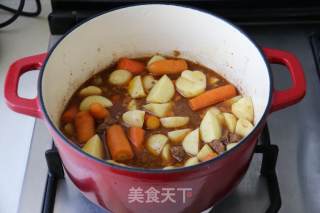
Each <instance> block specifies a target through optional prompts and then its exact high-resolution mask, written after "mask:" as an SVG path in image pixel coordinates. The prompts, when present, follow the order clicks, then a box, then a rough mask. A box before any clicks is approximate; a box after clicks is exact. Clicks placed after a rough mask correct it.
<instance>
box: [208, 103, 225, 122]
mask: <svg viewBox="0 0 320 213" xmlns="http://www.w3.org/2000/svg"><path fill="white" fill-rule="evenodd" d="M208 111H210V112H211V113H212V114H213V115H215V116H216V117H217V119H218V120H219V122H220V124H221V125H222V126H223V125H225V120H224V116H223V114H222V113H221V111H220V110H219V109H218V108H217V107H210V108H209V109H208Z"/></svg>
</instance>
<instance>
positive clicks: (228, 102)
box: [222, 95, 242, 107]
mask: <svg viewBox="0 0 320 213" xmlns="http://www.w3.org/2000/svg"><path fill="white" fill-rule="evenodd" d="M241 98H242V96H241V95H237V96H235V97H233V98H230V99H228V100H226V101H224V102H223V103H222V104H223V105H225V106H230V107H231V105H232V104H234V103H236V102H237V101H239V100H240V99H241Z"/></svg>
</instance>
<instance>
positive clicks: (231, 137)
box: [228, 133, 241, 143]
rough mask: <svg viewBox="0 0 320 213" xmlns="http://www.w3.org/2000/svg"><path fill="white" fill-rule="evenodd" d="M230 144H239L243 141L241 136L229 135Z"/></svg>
mask: <svg viewBox="0 0 320 213" xmlns="http://www.w3.org/2000/svg"><path fill="white" fill-rule="evenodd" d="M228 137H229V143H238V142H239V141H240V140H241V136H239V135H237V134H234V133H229V135H228Z"/></svg>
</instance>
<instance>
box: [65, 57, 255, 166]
mask: <svg viewBox="0 0 320 213" xmlns="http://www.w3.org/2000/svg"><path fill="white" fill-rule="evenodd" d="M253 120H254V109H253V104H252V101H251V98H250V97H247V96H241V95H240V94H239V92H238V90H237V88H236V87H235V86H234V85H232V84H231V83H229V82H228V81H227V80H225V79H224V78H222V77H221V76H220V75H218V74H217V73H216V72H214V71H213V70H210V69H208V68H207V67H205V66H203V65H200V64H197V63H194V62H191V61H188V60H185V59H181V58H169V57H166V58H165V57H163V56H160V55H155V56H153V57H149V58H136V59H129V58H121V59H120V60H119V61H118V62H117V63H115V64H113V65H111V66H110V67H108V68H107V69H105V70H103V71H102V72H100V73H98V74H96V75H95V76H93V77H92V78H90V79H89V80H88V81H86V82H85V83H84V84H83V85H82V86H81V87H80V88H79V89H78V90H77V91H76V92H75V93H74V95H73V96H72V97H71V99H70V101H69V103H68V104H67V107H66V109H65V111H64V112H63V114H62V116H61V130H62V131H63V133H64V134H65V135H66V136H67V137H68V138H69V139H70V141H72V143H75V144H77V145H78V146H80V147H81V148H82V150H83V151H85V152H87V153H89V154H90V155H92V156H94V157H96V158H100V159H104V160H107V161H109V162H111V163H114V164H120V165H123V166H132V167H143V168H150V169H152V168H164V169H170V168H176V167H182V166H191V165H195V164H198V163H200V162H203V161H207V160H210V159H212V158H215V157H217V156H218V155H219V154H221V153H223V152H225V151H227V150H229V149H231V148H233V147H234V146H235V145H237V143H238V142H239V141H240V140H241V138H243V137H245V136H246V135H247V134H248V133H249V132H250V131H251V130H252V129H253Z"/></svg>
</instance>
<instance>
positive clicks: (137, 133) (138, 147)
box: [129, 127, 145, 153]
mask: <svg viewBox="0 0 320 213" xmlns="http://www.w3.org/2000/svg"><path fill="white" fill-rule="evenodd" d="M144 134H145V131H144V130H143V129H142V128H139V127H131V128H130V129H129V139H130V141H131V143H132V144H133V146H134V148H135V151H136V152H137V153H141V152H142V151H143V147H144V146H143V142H144Z"/></svg>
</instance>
